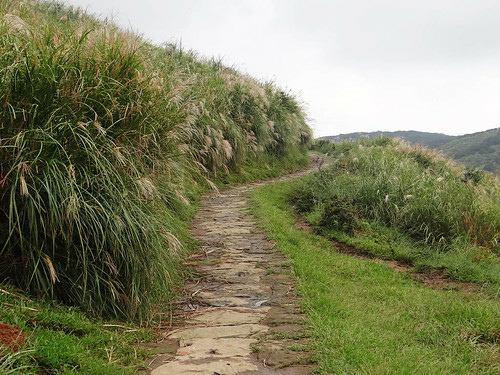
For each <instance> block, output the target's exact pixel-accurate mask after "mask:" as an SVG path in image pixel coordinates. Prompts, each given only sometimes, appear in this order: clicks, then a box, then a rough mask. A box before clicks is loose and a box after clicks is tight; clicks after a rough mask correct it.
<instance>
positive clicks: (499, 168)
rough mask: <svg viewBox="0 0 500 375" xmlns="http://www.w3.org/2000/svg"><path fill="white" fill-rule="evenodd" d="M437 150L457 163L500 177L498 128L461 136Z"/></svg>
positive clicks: (499, 138)
mask: <svg viewBox="0 0 500 375" xmlns="http://www.w3.org/2000/svg"><path fill="white" fill-rule="evenodd" d="M439 149H440V150H441V151H442V152H443V153H444V154H446V155H448V156H450V157H452V158H453V159H455V160H456V161H458V162H459V163H462V164H465V165H468V166H470V167H474V168H483V169H484V170H485V171H490V172H493V173H495V174H497V175H500V128H496V129H491V130H487V131H484V132H478V133H473V134H466V135H463V136H461V137H458V138H456V139H453V140H452V141H450V142H447V143H445V144H443V145H442V146H441V147H439Z"/></svg>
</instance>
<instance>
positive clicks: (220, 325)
mask: <svg viewBox="0 0 500 375" xmlns="http://www.w3.org/2000/svg"><path fill="white" fill-rule="evenodd" d="M314 168H315V167H314ZM314 168H310V169H309V170H304V171H301V172H297V173H295V174H292V175H289V176H285V177H281V178H277V179H273V180H269V181H265V182H259V183H252V184H246V185H241V186H237V187H233V188H230V189H227V190H223V191H221V192H220V193H213V194H210V195H208V196H206V197H205V198H204V199H203V200H202V202H201V204H200V208H199V210H198V213H197V215H196V216H195V218H194V220H193V222H192V225H191V230H192V233H193V235H194V236H195V237H196V238H197V239H198V240H200V242H201V243H202V245H201V246H200V247H199V249H198V251H197V252H196V253H195V254H194V255H193V257H192V259H193V261H192V262H190V264H194V271H195V273H196V274H198V275H200V274H201V275H203V276H204V277H202V278H201V279H194V280H192V281H191V282H188V283H187V284H186V286H185V292H184V295H185V297H184V298H183V299H182V300H180V301H179V303H178V307H177V310H178V311H179V312H188V313H189V314H190V316H191V318H190V319H188V320H187V321H186V322H185V325H184V326H183V327H182V328H178V327H176V328H175V329H174V330H172V331H171V332H166V333H165V338H164V340H162V341H161V342H159V343H158V344H156V348H157V349H158V356H157V357H156V358H154V359H153V361H152V362H151V364H150V366H149V368H148V371H147V373H148V374H153V375H177V374H180V375H182V374H186V375H190V374H206V375H217V374H219V375H229V374H240V375H251V374H264V375H266V374H274V375H280V374H281V375H284V374H287V375H305V374H310V373H311V372H312V370H313V368H314V367H313V366H311V365H303V363H307V361H308V360H309V357H310V356H311V354H310V353H308V352H305V351H294V350H292V347H295V348H297V347H301V346H305V345H307V342H308V341H307V335H306V334H305V331H304V327H303V326H302V323H303V321H304V316H303V314H302V312H301V310H300V308H299V305H298V301H297V299H296V297H295V293H294V283H295V279H294V276H293V273H292V271H291V269H290V268H289V266H287V263H286V261H287V259H286V258H285V257H284V256H283V255H282V254H281V253H279V251H278V250H276V249H275V248H274V246H273V244H272V243H270V242H269V241H268V240H267V239H266V236H265V233H263V232H262V231H261V230H259V229H258V227H257V225H256V223H255V219H254V217H253V216H252V215H251V214H249V213H248V211H249V206H248V201H247V200H248V193H249V192H250V191H251V190H252V189H255V188H256V187H258V186H261V185H263V184H265V183H271V182H276V181H280V180H284V179H289V178H295V177H299V176H301V175H304V174H307V173H309V172H310V171H311V170H313V169H314Z"/></svg>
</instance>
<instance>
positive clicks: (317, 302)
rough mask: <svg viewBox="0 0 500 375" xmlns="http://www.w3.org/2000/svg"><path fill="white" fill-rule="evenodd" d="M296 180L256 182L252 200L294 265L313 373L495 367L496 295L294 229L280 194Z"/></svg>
mask: <svg viewBox="0 0 500 375" xmlns="http://www.w3.org/2000/svg"><path fill="white" fill-rule="evenodd" d="M297 183H298V182H297V181H291V182H286V183H278V184H274V185H271V186H266V187H263V188H260V189H258V190H256V192H255V193H254V195H253V207H254V212H255V214H256V216H257V218H258V221H259V223H260V225H261V226H262V227H263V228H264V229H265V230H267V232H268V233H269V237H270V238H271V239H272V240H273V241H276V242H277V246H279V248H280V249H281V250H282V251H283V252H284V253H285V254H286V255H287V256H288V257H289V258H290V260H291V263H292V265H293V267H294V270H295V273H296V276H297V279H298V290H299V292H300V293H301V295H302V296H303V305H304V308H305V310H306V311H307V313H308V321H307V324H308V325H309V326H310V329H311V333H312V335H313V337H314V338H315V340H314V342H315V347H316V351H317V359H318V363H319V368H318V373H320V374H331V373H336V374H344V373H349V374H415V373H419V374H471V373H481V374H496V373H498V371H499V370H500V365H499V363H500V348H499V342H500V337H499V328H500V325H499V322H500V302H499V301H498V300H495V299H491V298H489V297H488V296H487V295H485V294H482V293H465V292H458V291H455V290H435V289H429V288H427V287H425V286H423V285H421V284H415V283H414V282H413V281H412V279H411V277H410V276H409V275H407V274H404V273H396V272H394V271H393V270H392V269H390V268H389V267H387V266H385V265H383V264H380V263H378V262H376V261H373V260H365V259H358V258H353V257H351V256H349V255H345V254H341V253H338V252H337V251H336V250H335V248H334V247H333V245H332V244H331V242H330V241H328V240H327V239H325V238H323V237H320V236H316V235H313V234H307V233H304V232H302V231H300V230H298V229H296V228H295V227H294V223H295V216H294V213H293V209H292V207H290V206H289V205H288V204H287V202H286V196H287V195H288V194H289V193H290V192H291V191H292V189H294V186H295V185H296V184H297Z"/></svg>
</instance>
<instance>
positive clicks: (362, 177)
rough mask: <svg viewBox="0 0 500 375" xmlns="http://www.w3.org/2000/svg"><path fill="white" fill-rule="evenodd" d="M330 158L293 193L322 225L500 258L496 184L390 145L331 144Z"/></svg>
mask: <svg viewBox="0 0 500 375" xmlns="http://www.w3.org/2000/svg"><path fill="white" fill-rule="evenodd" d="M334 157H335V158H334V160H333V162H332V163H331V166H330V167H329V168H328V169H326V170H324V171H322V172H321V173H319V174H317V175H316V176H314V177H313V178H311V179H310V180H309V181H307V182H306V183H304V184H303V186H302V187H301V188H300V189H298V190H297V191H296V192H295V193H294V201H295V203H296V206H297V208H298V209H299V211H302V212H312V211H316V212H315V215H316V218H317V223H318V224H319V225H320V226H323V227H330V228H335V229H339V230H343V229H348V230H354V229H355V228H356V226H357V225H358V224H359V222H360V221H363V220H371V221H376V222H379V223H382V224H384V225H386V226H389V227H392V228H395V229H397V230H399V231H401V232H402V233H405V234H407V235H409V236H411V237H413V238H414V239H417V240H419V241H424V242H426V243H428V244H433V245H439V247H440V248H441V249H446V248H449V247H450V246H451V245H453V244H455V245H457V246H480V247H482V248H484V249H488V250H487V251H490V252H491V253H492V254H496V255H500V247H499V235H500V204H499V202H498V196H499V195H500V194H499V193H500V184H499V180H498V177H496V176H493V175H490V174H483V173H472V172H471V171H470V170H467V169H465V168H464V167H463V166H461V165H459V164H456V163H454V162H452V161H451V160H449V159H446V158H444V157H443V156H442V155H441V154H439V153H437V152H434V151H431V150H429V149H426V148H423V147H420V146H410V145H409V144H406V143H404V142H398V141H394V140H390V139H388V138H380V139H377V140H368V141H361V142H343V143H340V144H337V145H336V148H335V153H334ZM471 176H472V177H474V178H472V177H471ZM339 202H341V204H340V203H339ZM339 207H341V208H342V210H340V211H339ZM313 216H314V215H313Z"/></svg>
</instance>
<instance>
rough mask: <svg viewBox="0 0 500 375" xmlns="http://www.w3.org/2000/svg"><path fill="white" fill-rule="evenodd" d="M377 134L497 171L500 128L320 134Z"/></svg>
mask: <svg viewBox="0 0 500 375" xmlns="http://www.w3.org/2000/svg"><path fill="white" fill-rule="evenodd" d="M381 136H385V137H389V138H398V139H403V140H405V141H407V142H409V143H411V144H422V145H424V146H427V147H429V148H432V149H435V150H439V151H442V152H443V153H444V154H445V155H447V156H450V157H452V158H453V159H455V160H456V161H458V162H459V163H462V164H465V165H466V166H468V167H472V168H481V169H484V170H486V171H489V172H492V173H496V174H500V128H496V129H491V130H487V131H483V132H477V133H473V134H466V135H462V136H451V135H446V134H441V133H427V132H419V131H414V130H409V131H395V132H382V131H376V132H361V133H348V134H339V135H335V136H327V137H322V139H326V140H330V141H332V142H342V141H350V140H357V139H359V138H370V139H373V138H378V137H381Z"/></svg>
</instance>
